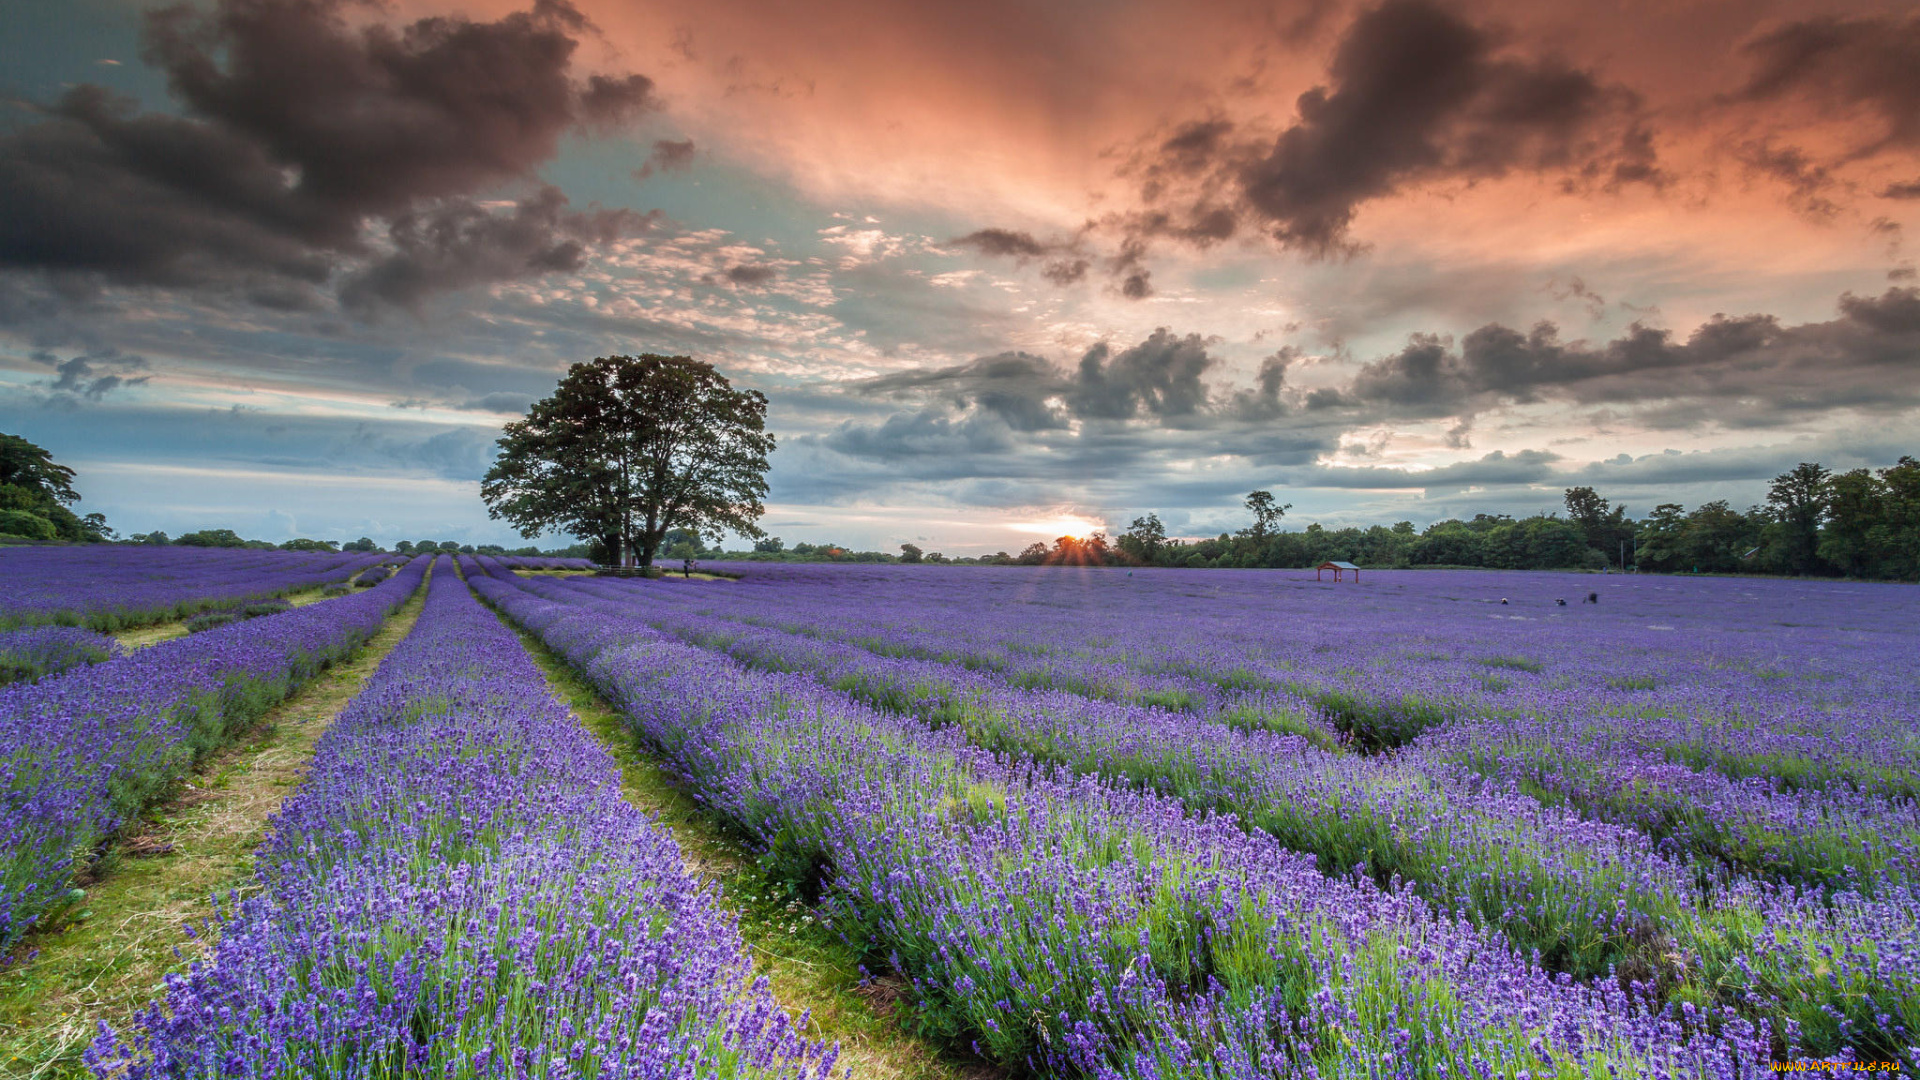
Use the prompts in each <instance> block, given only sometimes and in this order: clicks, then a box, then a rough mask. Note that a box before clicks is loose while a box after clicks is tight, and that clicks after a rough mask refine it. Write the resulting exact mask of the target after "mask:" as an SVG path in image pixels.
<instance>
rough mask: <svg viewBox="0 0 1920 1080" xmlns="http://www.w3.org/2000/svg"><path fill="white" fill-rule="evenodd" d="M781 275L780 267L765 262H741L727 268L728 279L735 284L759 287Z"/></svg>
mask: <svg viewBox="0 0 1920 1080" xmlns="http://www.w3.org/2000/svg"><path fill="white" fill-rule="evenodd" d="M779 276H780V269H779V267H775V266H768V265H766V264H764V263H739V264H736V265H734V266H730V267H728V268H727V280H728V281H731V282H733V283H734V284H735V285H745V286H748V287H750V288H758V287H760V286H762V285H765V284H767V283H768V282H771V281H772V280H773V279H775V278H777V277H779Z"/></svg>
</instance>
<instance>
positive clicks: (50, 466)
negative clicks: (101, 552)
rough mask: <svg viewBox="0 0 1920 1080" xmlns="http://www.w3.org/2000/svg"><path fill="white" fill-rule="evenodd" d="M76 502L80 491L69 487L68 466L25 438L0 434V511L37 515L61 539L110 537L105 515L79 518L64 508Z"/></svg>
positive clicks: (99, 538) (70, 475) (86, 539)
mask: <svg viewBox="0 0 1920 1080" xmlns="http://www.w3.org/2000/svg"><path fill="white" fill-rule="evenodd" d="M79 501H80V494H79V493H78V492H76V491H74V490H73V470H72V469H69V468H67V467H66V466H65V465H62V464H60V463H59V462H57V461H55V460H53V455H52V454H50V453H48V452H47V451H46V450H45V449H44V448H42V447H39V446H36V445H34V444H33V443H31V442H28V441H27V440H26V439H23V438H21V437H20V436H18V435H8V434H5V433H0V512H14V513H21V514H30V515H32V516H34V517H37V518H39V519H41V520H42V521H44V522H46V523H47V527H48V528H49V529H51V530H52V533H53V536H55V537H57V538H59V539H61V540H72V541H89V542H91V541H98V540H104V539H108V538H110V537H111V536H112V535H113V530H112V529H109V528H107V519H106V518H104V517H101V516H100V515H99V514H88V515H87V516H86V517H80V516H78V515H76V514H75V513H74V512H73V511H72V510H70V509H68V506H69V505H71V504H73V503H76V502H79ZM28 527H31V526H30V523H28ZM23 535H24V534H23Z"/></svg>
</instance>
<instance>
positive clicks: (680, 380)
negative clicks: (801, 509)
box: [480, 353, 774, 566]
mask: <svg viewBox="0 0 1920 1080" xmlns="http://www.w3.org/2000/svg"><path fill="white" fill-rule="evenodd" d="M766 418H767V399H766V397H765V396H763V395H762V394H761V393H760V392H759V391H757V390H735V389H734V388H733V386H732V384H730V383H729V382H728V381H727V379H726V377H725V376H723V375H721V374H720V373H719V372H718V371H715V370H714V368H713V365H712V364H707V363H703V362H701V361H699V360H695V359H693V358H691V357H686V356H658V355H655V354H652V353H647V354H644V355H641V356H603V357H600V358H599V359H596V360H593V361H590V362H588V363H584V364H575V365H573V367H572V368H571V369H569V370H568V372H567V376H566V378H564V379H562V380H560V386H559V388H558V389H556V390H555V391H554V393H553V395H552V396H551V397H548V398H546V399H544V400H542V401H538V402H535V403H534V405H533V407H532V408H531V409H529V410H528V411H527V418H526V419H525V420H517V421H515V422H513V423H511V424H508V425H507V428H506V433H505V434H504V435H502V436H501V438H500V443H499V446H500V454H499V457H498V458H497V459H496V460H495V461H494V465H493V468H492V469H491V470H489V471H488V472H487V476H486V479H485V480H484V481H483V482H482V483H481V485H480V494H481V497H482V498H484V499H485V500H486V502H487V508H488V512H489V513H490V514H492V516H494V517H496V518H505V519H506V520H507V521H509V522H511V523H512V524H513V525H514V526H515V527H517V528H518V529H519V530H520V532H521V534H522V535H523V536H528V537H532V536H537V535H539V534H540V533H542V532H550V531H557V532H566V533H571V534H573V535H575V536H579V537H583V538H591V539H593V540H594V541H595V542H596V543H597V545H598V546H599V547H600V548H601V549H603V552H604V555H605V557H606V558H607V559H609V560H612V561H618V562H620V563H621V564H622V565H627V564H630V563H632V562H636V561H637V562H638V563H639V565H641V566H652V565H653V559H654V555H655V554H656V553H657V552H658V551H659V550H660V547H661V543H662V541H663V540H664V539H665V537H666V535H667V532H668V530H670V529H687V530H690V531H693V532H696V533H699V534H701V535H704V536H710V537H712V538H713V539H714V540H715V541H718V540H719V538H720V536H721V535H722V534H723V533H725V532H729V531H731V532H735V533H739V534H741V535H742V536H748V537H757V536H760V535H762V533H761V531H760V528H759V526H758V525H756V524H755V522H756V521H758V520H759V518H760V515H761V514H763V513H765V512H766V508H765V506H763V505H762V503H761V499H762V498H764V497H765V496H766V494H767V481H766V474H767V455H769V454H771V453H772V452H773V445H774V441H773V436H772V435H771V434H768V433H767V431H766Z"/></svg>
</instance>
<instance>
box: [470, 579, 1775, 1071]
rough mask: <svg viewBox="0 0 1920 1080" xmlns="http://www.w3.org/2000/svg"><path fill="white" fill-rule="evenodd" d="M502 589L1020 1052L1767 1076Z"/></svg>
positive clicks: (1154, 803)
mask: <svg viewBox="0 0 1920 1080" xmlns="http://www.w3.org/2000/svg"><path fill="white" fill-rule="evenodd" d="M477 587H478V588H479V589H480V591H481V592H482V594H483V595H484V596H485V597H487V598H488V599H489V600H490V601H492V602H493V603H494V604H496V605H497V606H498V607H500V608H501V609H502V610H504V611H506V612H507V613H508V614H509V615H510V616H511V617H513V618H514V619H515V620H516V621H519V622H521V623H522V624H523V625H525V626H527V627H528V628H530V629H532V630H533V631H534V632H536V633H537V634H538V635H539V636H540V637H541V638H542V639H543V640H544V641H546V642H547V643H548V644H549V645H550V646H552V647H553V648H555V649H556V650H558V651H560V652H561V653H562V654H563V655H564V656H566V657H567V658H568V659H569V660H570V661H571V662H572V663H573V664H574V665H575V666H576V667H578V668H579V669H580V670H581V671H583V672H584V673H585V674H587V675H588V676H589V677H590V678H592V679H593V680H594V681H595V682H596V683H597V685H599V686H600V688H601V689H602V690H603V691H604V692H605V693H607V694H608V695H609V696H611V697H612V698H614V699H615V700H616V701H617V702H618V703H619V704H620V705H621V707H622V708H623V709H624V710H625V711H626V712H627V714H628V716H629V717H630V718H631V721H632V724H633V728H634V731H635V733H636V735H637V736H638V737H640V738H641V739H643V740H645V742H646V743H648V744H649V745H650V746H651V747H653V748H654V749H655V750H656V751H658V752H659V753H661V754H662V755H663V756H664V757H665V758H666V759H667V760H668V761H669V762H670V763H671V765H672V767H673V768H674V770H675V771H676V772H677V774H678V775H679V777H680V778H681V779H682V781H683V782H684V783H685V784H686V785H687V786H688V788H689V789H690V790H691V791H692V792H693V793H694V794H695V795H696V797H698V798H699V799H700V800H701V801H702V802H703V803H704V804H705V805H706V806H708V807H709V808H710V809H711V810H712V811H713V812H715V813H716V814H718V815H720V816H722V817H723V818H724V819H725V820H727V821H729V822H730V823H731V824H732V825H734V826H735V827H737V828H739V829H741V830H743V831H744V832H745V833H746V834H747V835H748V836H750V837H752V838H753V839H754V840H755V841H756V842H757V843H758V844H759V845H760V846H761V847H762V848H764V849H765V851H766V858H767V860H768V863H769V865H771V866H774V867H777V868H784V870H785V872H786V873H788V874H790V875H791V876H792V877H793V878H794V879H795V880H796V881H797V882H799V883H800V884H802V885H803V886H806V887H810V888H815V889H818V890H819V891H820V893H821V895H822V897H823V900H824V902H825V905H826V910H827V911H828V912H829V913H830V914H831V917H832V918H833V919H834V920H835V922H837V923H838V924H839V926H840V927H841V929H842V932H843V933H845V934H846V935H847V936H848V937H849V939H850V940H853V941H855V942H858V943H860V944H863V945H864V946H865V947H866V948H868V949H869V950H870V951H871V953H872V954H873V956H874V958H875V960H876V962H880V963H884V964H886V965H889V966H891V967H893V968H894V969H896V970H899V971H900V972H902V973H903V974H904V975H905V976H907V977H908V978H909V979H910V980H911V981H912V985H913V987H914V989H915V992H916V994H917V996H918V999H919V1000H918V1012H917V1015H918V1017H919V1020H920V1022H921V1023H922V1024H923V1025H925V1026H927V1027H928V1028H930V1029H931V1030H933V1031H935V1032H936V1033H939V1034H944V1035H947V1036H951V1037H954V1038H959V1039H965V1040H972V1041H973V1043H974V1045H975V1046H976V1047H977V1049H979V1050H980V1052H982V1053H984V1054H986V1055H988V1056H990V1057H992V1058H994V1059H996V1060H998V1061H1000V1062H1002V1063H1005V1064H1008V1065H1015V1066H1027V1067H1032V1068H1037V1069H1041V1070H1043V1071H1068V1072H1079V1073H1084V1074H1089V1075H1097V1076H1111V1077H1174V1076H1193V1077H1200V1076H1305V1075H1319V1076H1379V1075H1409V1076H1414V1075H1418V1076H1441V1075H1446V1076H1493V1075H1498V1076H1516V1075H1522V1074H1525V1075H1552V1076H1562V1077H1578V1076H1595V1077H1598V1076H1621V1075H1721V1076H1733V1075H1750V1074H1751V1073H1752V1072H1753V1071H1754V1070H1755V1068H1756V1067H1757V1066H1758V1065H1759V1063H1763V1062H1765V1061H1766V1060H1767V1059H1768V1056H1769V1054H1770V1053H1773V1052H1776V1051H1781V1050H1785V1051H1789V1052H1793V1051H1797V1050H1799V1049H1800V1047H1799V1045H1798V1031H1797V1030H1796V1028H1795V1026H1794V1025H1792V1024H1791V1023H1786V1024H1783V1025H1782V1026H1781V1028H1780V1030H1778V1031H1772V1030H1768V1029H1766V1028H1763V1027H1759V1026H1756V1025H1755V1024H1753V1023H1752V1022H1749V1021H1748V1020H1746V1019H1744V1018H1743V1017H1742V1016H1740V1015H1738V1014H1736V1013H1727V1012H1716V1013H1715V1014H1714V1015H1712V1016H1709V1015H1708V1014H1707V1012H1706V1011H1702V1010H1696V1008H1695V1007H1694V1006H1693V1005H1691V1004H1688V1003H1662V1002H1659V1001H1658V1000H1656V996H1655V993H1654V991H1653V989H1652V988H1649V987H1641V986H1622V985H1620V984H1617V983H1613V982H1609V981H1605V980H1601V981H1595V982H1592V983H1589V984H1581V983H1578V982H1575V981H1574V980H1572V979H1570V978H1568V977H1565V976H1554V975H1552V974H1550V973H1548V972H1547V971H1545V970H1544V969H1542V968H1541V967H1539V966H1538V965H1537V964H1536V963H1535V962H1534V961H1532V960H1531V959H1530V958H1528V957H1527V956H1526V955H1525V954H1524V953H1523V952H1521V951H1519V950H1515V949H1513V948H1512V947H1510V946H1509V945H1508V944H1507V943H1506V942H1505V941H1503V940H1502V939H1501V938H1500V936H1499V935H1498V934H1497V933H1490V932H1488V931H1486V930H1484V929H1481V928H1479V927H1476V926H1475V925H1474V923H1473V922H1472V921H1471V920H1469V919H1466V918H1461V917H1458V916H1455V915H1453V914H1450V913H1447V912H1445V911H1442V910H1438V909H1436V908H1434V907H1432V906H1430V905H1428V904H1426V903H1425V902H1423V901H1421V900H1420V899H1419V898H1418V897H1416V896H1414V895H1412V894H1410V893H1407V892H1403V891H1395V890H1391V889H1383V888H1380V887H1378V886H1377V885H1376V884H1374V883H1373V882H1372V881H1371V880H1370V879H1367V878H1365V877H1358V876H1348V875H1345V874H1336V875H1331V876H1329V875H1324V874H1322V873H1321V872H1320V870H1319V869H1318V868H1317V866H1316V864H1315V862H1314V861H1313V860H1312V859H1311V858H1308V857H1304V856H1301V855H1298V854H1295V853H1293V852H1290V851H1288V850H1287V849H1286V847H1285V846H1283V845H1281V844H1280V843H1278V842H1276V841H1275V840H1274V839H1273V838H1272V837H1269V836H1267V835H1265V834H1264V833H1260V832H1252V831H1248V830H1246V829H1243V828H1242V827H1240V825H1239V824H1238V823H1237V822H1236V821H1235V820H1234V819H1233V818H1231V817H1225V816H1216V815H1213V814H1208V813H1204V812H1196V811H1195V810H1193V809H1192V808H1190V807H1187V806H1184V805H1183V804H1182V803H1181V802H1179V801H1178V800H1175V799H1171V798H1166V797H1163V796H1160V795H1157V794H1154V793H1151V792H1147V791H1144V790H1142V789H1140V788H1138V787H1136V786H1133V785H1128V784H1122V783H1114V782H1111V781H1107V780H1104V779H1100V778H1096V777H1090V776H1076V775H1074V774H1073V773H1072V772H1071V771H1068V770H1061V769H1056V768H1050V767H1047V766H1046V765H1044V764H1041V763H1036V762H1034V761H1032V760H1030V759H1026V758H1023V757H1021V756H1019V755H1011V754H994V753H990V752H988V751H986V750H984V749H982V748H981V747H979V746H976V745H973V744H972V743H971V742H970V741H969V740H968V739H967V738H966V737H965V734H964V732H962V731H961V730H959V729H957V728H954V727H947V728H936V727H933V726H929V725H927V724H925V723H922V722H920V721H919V720H918V719H916V718H914V717H911V716H908V715H905V714H902V713H899V712H892V711H886V710H880V709H876V708H873V707H871V706H868V705H864V704H861V703H859V702H857V701H855V700H853V699H851V698H850V697H848V696H847V695H846V694H844V693H841V692H839V691H836V690H834V689H831V688H828V687H826V686H823V685H822V684H821V683H820V682H818V681H816V680H814V679H812V678H809V677H807V676H804V675H800V674H793V673H780V672H769V671H762V670H755V669H753V668H749V667H743V666H738V665H735V664H732V663H729V662H727V661H725V660H719V661H716V659H715V658H714V656H713V655H712V654H711V653H707V652H704V651H702V650H700V649H698V648H696V647H693V646H691V645H688V644H686V643H684V642H681V641H678V640H675V639H674V638H671V637H669V636H666V635H664V634H661V633H659V632H657V631H655V630H654V629H652V628H651V627H650V626H648V625H647V624H646V622H645V620H643V619H642V618H640V617H637V616H636V615H635V614H634V613H633V611H632V608H631V606H630V604H631V599H630V598H629V599H628V600H625V601H619V600H604V599H596V598H594V597H593V596H592V595H590V594H589V593H588V592H587V591H584V590H583V589H581V588H579V587H575V586H573V585H570V584H563V583H560V582H553V581H533V580H512V579H508V578H505V577H503V578H501V579H499V580H482V581H479V582H478V583H477Z"/></svg>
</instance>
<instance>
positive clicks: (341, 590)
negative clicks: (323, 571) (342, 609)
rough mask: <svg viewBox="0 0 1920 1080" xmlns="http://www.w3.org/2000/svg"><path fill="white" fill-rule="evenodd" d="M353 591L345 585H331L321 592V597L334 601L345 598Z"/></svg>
mask: <svg viewBox="0 0 1920 1080" xmlns="http://www.w3.org/2000/svg"><path fill="white" fill-rule="evenodd" d="M352 591H353V590H352V589H351V588H349V587H347V586H345V585H329V586H327V587H326V588H324V589H322V590H320V595H321V596H324V597H327V598H328V599H332V598H333V597H336V596H345V595H347V594H348V593H350V592H352Z"/></svg>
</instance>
